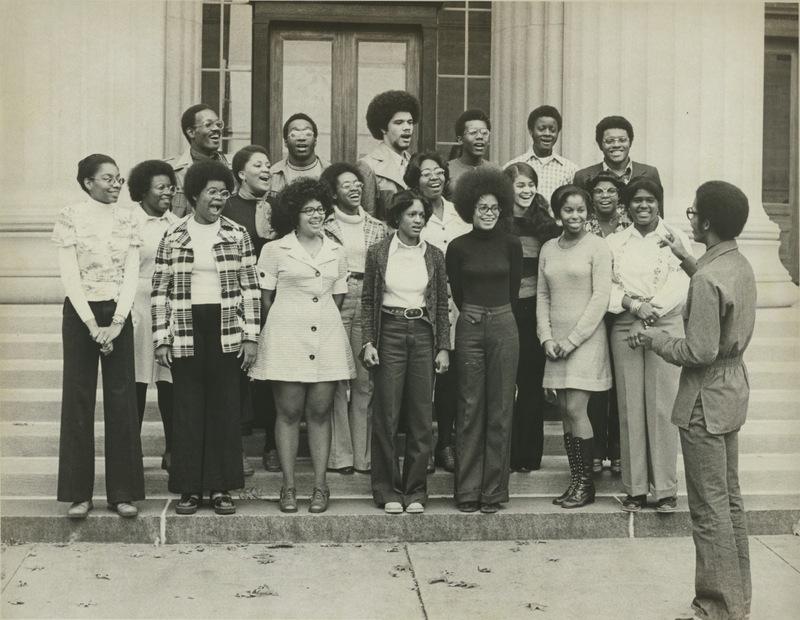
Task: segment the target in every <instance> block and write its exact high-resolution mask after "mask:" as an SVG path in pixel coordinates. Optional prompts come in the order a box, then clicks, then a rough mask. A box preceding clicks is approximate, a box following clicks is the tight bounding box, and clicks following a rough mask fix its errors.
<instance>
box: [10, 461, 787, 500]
mask: <svg viewBox="0 0 800 620" xmlns="http://www.w3.org/2000/svg"><path fill="white" fill-rule="evenodd" d="M250 461H251V464H252V465H253V467H254V468H255V469H256V473H255V475H253V476H250V477H248V478H246V479H245V486H244V489H245V490H234V491H233V495H234V496H248V497H250V496H255V497H258V498H261V499H271V500H277V498H278V495H279V492H280V488H281V484H282V476H281V474H280V473H270V472H266V471H264V470H263V469H262V466H261V459H258V458H251V459H250ZM144 466H145V488H146V492H147V497H148V498H151V499H155V498H162V497H170V493H169V490H168V489H167V479H168V476H167V472H166V471H164V470H162V469H161V459H160V458H157V457H146V458H145V459H144ZM0 472H2V473H1V474H0V486H1V487H2V489H3V496H4V497H52V498H55V492H56V487H57V480H58V458H56V457H3V458H0ZM739 480H740V483H741V488H742V492H743V493H746V494H749V495H779V494H789V495H793V494H800V455H795V454H742V455H741V456H740V458H739ZM568 482H569V475H568V465H567V458H566V456H545V457H544V458H543V459H542V468H541V469H540V470H538V471H536V472H530V473H519V472H513V473H512V474H511V478H510V492H511V495H512V497H537V496H543V497H551V498H552V497H553V496H555V495H558V494H560V493H561V492H562V491H563V490H564V488H565V487H566V485H567V484H568ZM295 483H296V486H297V488H298V491H299V492H300V493H304V492H305V493H310V492H311V489H312V488H313V486H314V472H313V470H312V467H311V461H310V460H309V459H308V458H301V459H299V460H298V465H297V470H296V472H295ZM328 484H329V486H330V488H331V495H332V496H333V497H338V498H344V497H348V498H361V499H368V498H370V497H371V487H370V477H369V476H368V475H365V474H359V473H355V474H352V475H342V474H339V473H329V474H328ZM595 484H596V486H597V493H598V495H603V496H613V495H619V494H620V493H623V491H622V485H621V481H620V478H619V476H615V475H613V474H612V473H611V472H610V471H608V470H604V471H603V472H602V473H601V474H597V475H596V476H595ZM678 486H679V494H680V495H682V496H683V495H685V493H686V491H685V488H686V487H685V482H684V470H683V461H682V459H681V458H680V456H679V457H678ZM94 488H95V489H96V490H97V492H98V493H100V492H102V491H103V490H104V489H105V461H104V459H102V458H97V459H95V485H94ZM428 493H429V494H430V496H431V497H451V496H452V493H453V475H452V474H449V473H447V472H445V471H443V470H441V469H437V470H436V473H434V474H430V475H429V476H428Z"/></svg>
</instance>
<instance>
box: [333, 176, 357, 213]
mask: <svg viewBox="0 0 800 620" xmlns="http://www.w3.org/2000/svg"><path fill="white" fill-rule="evenodd" d="M362 188H363V184H362V183H361V181H359V180H358V177H357V176H356V175H354V174H353V173H352V172H343V173H342V174H340V175H339V176H338V177H336V206H338V207H339V208H340V209H341V210H342V211H344V212H346V213H355V212H356V211H358V207H360V206H361V194H362V192H363V189H362Z"/></svg>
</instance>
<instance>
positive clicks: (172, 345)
mask: <svg viewBox="0 0 800 620" xmlns="http://www.w3.org/2000/svg"><path fill="white" fill-rule="evenodd" d="M232 190H233V176H232V175H231V173H230V170H228V168H227V166H225V165H224V164H221V163H219V162H215V161H204V162H198V163H196V164H193V165H192V166H191V167H190V168H189V170H188V171H187V172H186V178H185V180H184V193H185V195H186V198H187V199H188V200H189V203H190V204H191V205H192V207H193V208H194V211H193V213H192V215H191V216H189V217H188V218H185V219H183V220H181V221H180V222H179V223H178V224H177V225H176V226H173V227H172V228H170V229H169V230H168V231H167V233H166V234H165V235H164V237H163V239H161V242H160V243H159V245H158V251H157V253H156V267H155V271H154V273H153V295H152V301H151V307H152V315H153V342H154V344H155V352H156V360H157V361H158V363H159V364H161V365H162V366H165V367H168V368H171V369H172V381H173V390H174V394H175V400H174V403H175V406H174V411H173V438H172V462H171V463H170V469H169V490H170V491H171V492H172V493H179V494H180V496H181V499H180V501H179V502H178V504H177V505H176V506H175V512H176V513H177V514H180V515H190V514H194V513H195V512H197V509H198V507H199V506H200V503H201V502H202V498H203V495H204V494H206V493H207V494H208V496H209V498H210V500H211V506H212V507H213V508H214V512H216V513H217V514H220V515H228V514H233V513H234V512H235V511H236V506H235V504H234V503H233V500H232V499H231V496H230V493H229V490H230V489H239V488H241V487H242V486H244V474H243V471H242V435H241V429H240V420H239V418H240V415H239V412H240V405H239V400H240V389H239V373H240V372H241V370H244V371H246V370H248V369H249V368H250V366H251V365H252V364H253V362H254V360H255V356H256V351H257V347H258V345H257V339H258V333H259V325H260V322H259V318H260V308H259V302H258V300H259V288H258V276H257V274H256V266H255V265H256V257H255V252H254V251H253V244H252V242H251V241H250V235H249V234H247V231H246V230H245V229H244V228H242V227H241V226H239V225H238V224H235V223H234V222H232V221H231V220H229V219H227V218H226V217H222V211H223V209H224V208H225V202H226V201H227V199H228V198H229V197H230V195H231V191H232Z"/></svg>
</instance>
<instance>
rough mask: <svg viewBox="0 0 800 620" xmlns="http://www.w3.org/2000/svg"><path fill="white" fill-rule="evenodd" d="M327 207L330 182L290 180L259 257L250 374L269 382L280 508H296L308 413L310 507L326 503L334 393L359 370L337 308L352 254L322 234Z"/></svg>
mask: <svg viewBox="0 0 800 620" xmlns="http://www.w3.org/2000/svg"><path fill="white" fill-rule="evenodd" d="M330 212H331V195H330V189H329V188H328V186H327V185H326V184H325V183H323V182H321V181H316V180H314V179H305V178H304V179H298V180H297V181H294V182H293V183H291V184H289V185H287V186H286V187H285V188H284V189H283V190H281V193H280V194H278V198H277V201H276V205H275V208H274V209H273V212H272V215H273V217H272V222H273V226H274V227H275V230H276V231H277V233H278V234H279V235H282V237H281V238H280V239H278V240H276V241H273V242H272V243H268V244H267V245H266V247H265V248H264V251H263V252H262V253H261V258H259V260H258V275H259V278H260V279H261V288H262V295H261V307H262V309H263V312H264V314H265V315H266V317H267V322H266V324H265V326H264V330H263V332H262V334H261V338H260V339H259V343H258V360H257V362H256V365H255V366H253V368H252V369H251V371H250V376H251V377H253V378H254V379H260V380H269V381H271V382H272V392H273V394H274V395H275V406H276V408H277V420H276V423H275V439H276V442H277V444H278V458H279V459H280V462H281V471H282V472H283V486H282V487H281V493H280V501H279V504H278V506H279V508H280V510H281V511H282V512H297V488H296V485H295V462H296V460H297V448H298V444H299V440H300V421H301V420H302V419H303V417H305V420H306V428H307V430H308V446H309V450H310V452H311V465H312V467H313V469H314V488H313V490H312V493H311V503H310V505H309V507H308V511H309V512H311V513H320V512H325V511H326V510H327V509H328V500H329V498H330V490H329V489H328V483H327V479H326V467H327V465H328V455H329V452H330V448H331V415H330V410H331V405H332V404H333V395H334V393H335V392H336V386H337V384H338V383H339V381H347V380H350V379H353V378H354V377H355V376H356V369H355V364H354V362H353V354H352V351H351V350H350V344H349V343H348V341H347V334H346V333H345V329H344V326H343V325H342V318H341V315H340V308H341V307H342V302H343V300H344V296H345V295H346V294H347V290H348V288H347V255H346V252H345V249H344V247H343V246H341V245H339V244H338V243H336V242H334V241H332V240H331V239H329V238H328V237H326V236H325V235H324V234H323V224H324V221H325V218H326V216H327V215H329V214H330ZM273 292H274V293H275V295H274V299H273V295H272V294H273Z"/></svg>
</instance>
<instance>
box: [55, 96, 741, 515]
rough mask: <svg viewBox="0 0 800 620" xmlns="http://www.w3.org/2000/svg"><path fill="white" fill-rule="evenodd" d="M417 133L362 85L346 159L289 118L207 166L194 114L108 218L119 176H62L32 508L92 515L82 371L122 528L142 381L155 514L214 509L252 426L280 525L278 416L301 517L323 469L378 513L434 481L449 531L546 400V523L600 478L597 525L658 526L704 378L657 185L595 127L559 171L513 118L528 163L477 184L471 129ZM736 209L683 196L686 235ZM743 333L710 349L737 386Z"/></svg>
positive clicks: (290, 496)
mask: <svg viewBox="0 0 800 620" xmlns="http://www.w3.org/2000/svg"><path fill="white" fill-rule="evenodd" d="M419 118H420V107H419V103H418V101H417V100H416V98H415V97H414V96H412V95H411V94H409V93H407V92H405V91H388V92H384V93H381V94H379V95H377V96H376V97H375V98H374V99H373V100H372V102H371V103H370V105H369V107H368V109H367V114H366V121H367V126H368V128H369V130H370V132H371V134H372V135H373V137H374V138H375V139H376V140H377V141H378V142H379V144H378V146H377V147H376V148H375V149H374V150H373V151H372V152H370V153H368V154H367V155H365V156H364V157H363V158H362V159H360V160H359V161H358V162H356V163H355V164H351V163H348V162H335V163H333V164H330V163H328V162H326V161H325V160H324V159H322V158H320V157H319V156H318V155H317V154H316V151H315V146H316V140H317V135H318V128H317V126H316V123H315V122H314V120H313V119H312V118H310V117H309V116H308V115H306V114H303V113H297V114H293V115H292V116H290V117H289V118H288V119H287V120H286V122H285V124H284V126H283V138H284V142H285V145H286V148H287V151H288V156H287V158H286V159H284V160H281V161H279V162H275V163H271V162H270V159H269V156H268V153H267V151H266V150H265V149H264V148H263V147H261V146H258V145H250V146H247V147H245V148H243V149H241V150H240V151H238V152H237V153H236V154H235V155H234V156H233V158H232V159H231V161H230V162H229V161H228V158H227V156H226V155H225V154H223V153H222V152H221V150H220V149H221V147H222V135H223V129H224V124H223V122H222V121H221V120H220V119H219V118H218V117H217V114H216V113H215V112H214V110H212V109H211V108H209V107H208V106H206V105H196V106H192V107H191V108H189V109H188V110H187V111H186V112H185V113H184V115H183V117H182V120H181V126H182V130H183V133H184V136H185V137H186V140H187V142H188V145H189V148H188V149H187V151H186V152H185V153H184V154H183V155H182V156H180V157H177V158H174V159H172V160H167V161H166V162H164V161H160V160H148V161H144V162H142V163H139V164H137V165H136V166H134V168H133V169H132V170H131V173H130V176H129V180H128V187H129V189H130V198H131V200H132V201H133V202H135V203H138V206H133V207H127V206H122V205H120V204H118V199H119V196H120V191H121V188H122V186H123V183H125V179H123V178H121V177H120V172H119V168H118V166H117V164H116V162H115V161H114V160H113V159H112V158H111V157H109V156H107V155H102V154H94V155H90V156H88V157H86V158H84V159H83V160H81V161H80V162H79V164H78V173H77V181H78V184H79V185H80V187H81V189H82V190H83V191H85V192H86V194H87V199H86V200H85V201H84V202H82V203H80V204H76V205H71V206H68V207H66V208H64V209H63V210H62V211H61V212H60V214H59V217H58V220H57V223H56V227H55V230H54V232H53V240H54V241H55V242H56V243H57V244H58V246H59V264H60V269H61V275H62V280H63V284H64V288H65V291H66V299H65V303H64V319H63V340H64V382H63V405H62V423H61V444H60V457H59V458H60V462H59V485H58V499H59V500H60V501H66V502H71V507H70V508H69V510H68V515H69V516H70V517H73V518H83V517H86V516H87V514H88V512H89V511H90V510H91V509H92V501H91V500H92V495H93V482H94V449H93V442H94V435H93V430H92V429H93V419H94V406H95V390H96V377H97V364H98V360H100V362H101V363H102V367H103V373H102V375H103V390H104V397H103V404H104V411H105V426H106V432H105V442H106V445H105V458H106V487H107V499H108V502H109V507H110V508H111V509H113V510H115V511H117V512H118V513H119V514H120V515H121V516H125V517H130V516H135V515H136V514H137V508H136V506H135V504H134V502H136V501H138V500H141V499H143V498H144V495H145V490H144V476H143V466H142V448H141V438H140V431H141V425H142V420H143V417H144V413H145V409H146V397H147V393H148V386H149V385H152V384H155V386H156V393H157V398H158V408H159V411H160V413H161V418H162V421H163V425H164V436H165V442H166V451H165V453H164V456H163V459H162V467H164V468H165V469H167V470H168V472H169V490H170V491H171V492H173V493H176V494H179V495H180V500H179V501H178V502H177V503H176V506H175V510H176V512H177V513H179V514H193V513H194V512H196V511H197V509H198V507H200V506H201V505H202V501H203V497H204V496H208V498H209V500H210V504H211V506H212V507H213V509H214V510H215V511H216V512H217V513H218V514H231V513H233V512H235V504H234V502H233V499H232V498H231V495H230V491H231V490H232V489H238V488H242V487H243V486H244V478H245V476H247V475H251V474H252V473H253V468H252V465H251V464H250V463H249V461H248V459H247V457H246V455H245V453H244V451H243V449H242V436H243V435H245V434H248V433H251V432H252V425H253V423H254V421H256V422H261V423H263V425H264V426H265V429H266V439H265V446H264V453H263V465H264V467H265V468H266V469H267V470H269V471H280V472H282V477H283V483H282V487H281V489H280V499H279V507H280V510H281V511H284V512H296V511H297V510H298V499H297V496H298V492H297V487H296V483H295V464H296V459H297V453H298V445H299V437H300V423H301V421H302V420H305V422H306V428H307V433H308V445H309V450H310V454H311V462H312V466H313V477H314V483H313V488H312V489H311V500H310V503H309V505H308V510H309V511H310V512H323V511H325V510H326V509H327V507H328V502H329V489H328V484H327V481H326V476H327V474H328V472H331V471H334V472H338V473H339V474H344V475H347V474H352V473H353V472H358V473H359V474H364V475H369V476H370V479H371V487H372V494H373V498H374V501H375V503H376V505H377V506H378V507H380V508H382V509H383V510H384V511H385V512H386V513H389V514H396V513H402V512H408V513H421V512H423V511H424V510H425V505H426V503H427V500H428V496H427V473H430V471H432V469H433V468H434V467H435V465H439V466H441V467H442V468H444V469H445V470H446V471H450V472H453V473H454V496H455V501H456V505H457V507H458V509H459V510H461V511H463V512H473V511H477V510H480V511H481V512H484V513H494V512H496V511H497V510H498V509H499V508H500V507H501V505H502V504H504V503H506V502H508V501H509V475H510V471H512V470H513V471H518V472H530V471H535V470H538V469H540V467H541V466H542V453H543V448H544V433H543V418H542V416H543V409H544V402H545V399H547V400H549V401H550V402H552V403H554V405H555V406H556V407H557V409H558V411H559V413H560V415H561V417H562V422H563V442H564V448H565V451H566V454H567V457H568V459H567V460H568V466H569V474H570V476H569V483H568V485H567V488H566V489H565V490H564V492H563V493H562V494H561V495H560V496H559V497H557V498H555V499H554V500H553V501H554V503H557V504H560V505H561V506H562V507H563V508H567V509H568V508H578V507H581V506H585V505H586V504H588V503H591V502H593V501H594V496H595V487H594V481H593V474H596V473H598V472H600V471H602V469H603V467H604V465H605V462H606V461H608V463H609V467H610V468H611V469H612V471H613V472H614V473H621V475H622V486H623V488H624V490H625V492H626V496H625V499H624V500H623V501H622V508H623V510H627V511H638V510H641V509H642V508H644V507H645V506H646V505H647V496H648V495H652V497H653V500H654V501H655V508H656V510H657V511H659V512H663V513H669V512H673V511H675V510H676V507H677V499H676V498H677V472H676V457H677V445H678V437H679V433H678V428H677V427H676V426H675V425H673V423H672V422H671V421H670V414H671V413H672V412H673V405H674V406H675V411H676V412H677V409H678V404H677V403H676V395H678V393H679V383H680V385H681V389H683V383H682V382H681V381H683V380H679V375H680V374H681V370H680V368H679V366H678V365H677V364H682V365H686V366H697V365H702V364H710V363H716V362H714V359H715V358H709V357H708V355H706V356H700V355H699V354H695V357H692V355H693V351H694V350H693V349H692V347H691V346H690V345H687V344H686V339H684V335H685V331H684V329H685V328H684V318H685V316H682V311H684V305H685V304H686V302H687V293H688V292H689V284H690V279H689V277H690V275H691V274H692V273H693V272H694V270H695V269H697V268H698V267H699V266H700V265H701V264H702V262H703V260H704V259H701V260H700V262H699V263H698V262H696V261H694V259H693V257H692V244H691V242H690V241H689V239H688V237H687V235H686V234H685V233H684V232H683V230H681V229H680V228H677V227H674V226H668V225H667V224H666V223H665V222H664V220H663V207H664V196H663V188H662V185H661V182H660V178H659V174H658V171H657V170H656V168H654V167H652V166H648V165H645V164H640V163H638V162H634V161H632V160H631V158H630V155H629V151H630V148H631V145H632V143H633V139H634V132H633V128H632V126H631V124H630V123H629V122H628V121H627V120H626V119H625V118H623V117H620V116H611V117H606V118H603V119H602V120H601V121H600V122H599V123H598V124H597V127H596V135H595V139H596V142H597V145H598V147H599V148H600V150H601V151H602V154H603V161H602V162H601V163H599V164H595V165H592V166H589V167H587V168H583V169H580V170H579V169H578V167H577V166H576V165H575V164H574V163H572V162H571V161H569V160H568V159H566V158H565V157H563V156H561V155H558V154H556V153H555V152H554V146H555V144H556V142H557V140H558V137H559V134H560V132H561V130H562V118H561V115H560V113H559V112H558V110H556V109H555V108H554V107H552V106H548V105H544V106H540V107H537V108H536V109H534V110H533V111H532V112H531V113H530V116H529V117H528V123H527V126H528V131H529V133H530V136H531V139H532V147H531V149H530V150H529V151H528V152H526V153H524V154H522V155H520V156H519V157H517V158H515V159H513V160H511V161H510V162H508V163H507V164H506V165H505V166H503V167H500V166H497V165H496V164H493V163H491V162H489V161H488V160H487V159H486V155H487V151H488V146H489V142H490V137H491V122H490V120H489V118H488V117H487V115H486V114H485V113H484V112H482V111H481V110H467V111H466V112H464V113H463V114H462V115H461V116H460V117H459V118H458V120H457V121H456V123H455V134H456V136H455V137H456V140H457V143H458V146H459V147H460V148H459V152H458V153H457V154H456V156H455V157H454V158H453V159H451V160H449V161H446V160H445V159H444V158H443V157H442V156H441V155H440V154H439V153H437V152H422V153H416V154H414V155H412V154H411V153H410V152H409V151H410V146H411V141H412V136H413V132H414V129H415V126H416V124H417V123H418V122H419ZM737 192H738V190H736V189H735V188H733V186H730V185H728V184H725V183H722V182H711V183H707V184H705V185H703V186H701V188H700V189H698V191H697V200H696V203H695V205H693V206H692V208H690V209H689V210H687V216H688V217H689V219H690V222H691V225H692V230H693V233H694V239H695V241H698V242H703V243H705V242H706V241H708V237H707V235H706V236H703V235H704V234H705V233H704V231H705V230H706V229H704V228H703V226H704V225H708V227H709V229H713V230H716V233H717V235H718V236H719V237H720V238H721V239H722V240H723V241H724V242H726V243H729V242H731V240H732V239H733V238H734V237H735V236H736V235H738V233H739V232H740V231H741V227H742V226H743V225H744V220H745V219H746V213H747V212H746V198H744V196H743V195H741V196H740V194H741V192H738V193H737ZM742 199H743V200H744V219H741V217H740V216H741V211H742V209H741V207H740V206H739V207H738V208H739V211H738V212H736V213H734V214H733V215H731V214H730V213H728V212H726V211H725V208H727V205H729V204H735V205H740V203H741V200H742ZM737 201H738V202H737ZM731 208H732V207H731ZM720 213H723V215H720ZM723 216H724V217H723ZM736 217H739V219H741V222H740V225H739V224H735V225H733V226H731V225H730V224H729V222H730V221H734V222H738V221H739V220H737V219H736ZM737 226H738V230H736V227H737ZM734 246H735V242H734ZM706 256H708V254H706ZM704 258H705V257H704ZM706 294H710V293H709V292H708V291H706ZM704 311H705V312H706V313H708V312H709V310H708V309H705V310H704ZM685 314H686V312H685V311H684V315H685ZM692 316H693V315H692ZM692 316H689V318H688V320H689V323H688V325H689V326H691V320H692ZM705 319H706V320H708V319H709V317H705ZM745 322H746V321H745ZM743 330H744V331H743V333H745V332H746V326H745V328H743ZM750 331H752V326H751V328H750ZM690 335H691V334H690ZM718 335H719V334H718ZM745 335H746V334H745ZM703 336H704V337H705V338H706V339H708V338H713V337H714V336H713V335H709V334H703ZM746 340H749V336H747V338H746V339H744V340H741V339H740V340H737V341H736V343H734V345H735V346H734V348H737V347H740V349H739V350H738V352H733V353H734V354H733V356H732V358H733V359H734V360H736V359H738V363H739V364H740V365H741V358H740V354H741V350H742V349H743V346H744V345H746ZM742 343H744V345H743V344H742ZM708 344H709V346H710V345H711V343H708ZM685 347H688V350H687V349H686V348H685ZM737 355H739V357H737ZM726 357H731V356H726ZM734 366H735V363H734V362H731V363H730V367H734ZM727 367H728V366H726V368H727ZM736 368H738V367H736ZM698 381H701V380H700V379H698ZM701 382H702V381H701ZM696 396H697V394H695V397H696ZM683 400H686V399H685V398H684V399H683ZM683 400H682V399H681V397H679V398H678V403H682V404H684V405H686V406H687V407H689V409H691V407H693V406H695V402H694V400H692V402H691V403H690V402H688V400H686V402H683ZM676 415H677V414H676ZM434 419H436V420H437V431H438V432H437V437H436V441H434V433H433V428H432V427H433V424H432V421H433V420H434ZM673 421H674V417H673ZM742 421H743V420H742ZM709 431H710V432H714V431H713V430H711V428H709ZM400 433H403V434H405V442H404V444H403V452H402V453H400V452H399V445H400V444H399V443H398V441H397V439H398V434H400ZM682 433H683V431H682ZM682 436H683V435H682ZM686 450H687V447H686V443H684V459H686ZM687 467H688V465H687ZM687 475H688V474H687ZM303 491H306V490H305V489H304V490H303ZM689 492H690V507H691V504H692V490H691V486H690V490H689ZM694 516H695V515H694V512H693V517H694Z"/></svg>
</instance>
